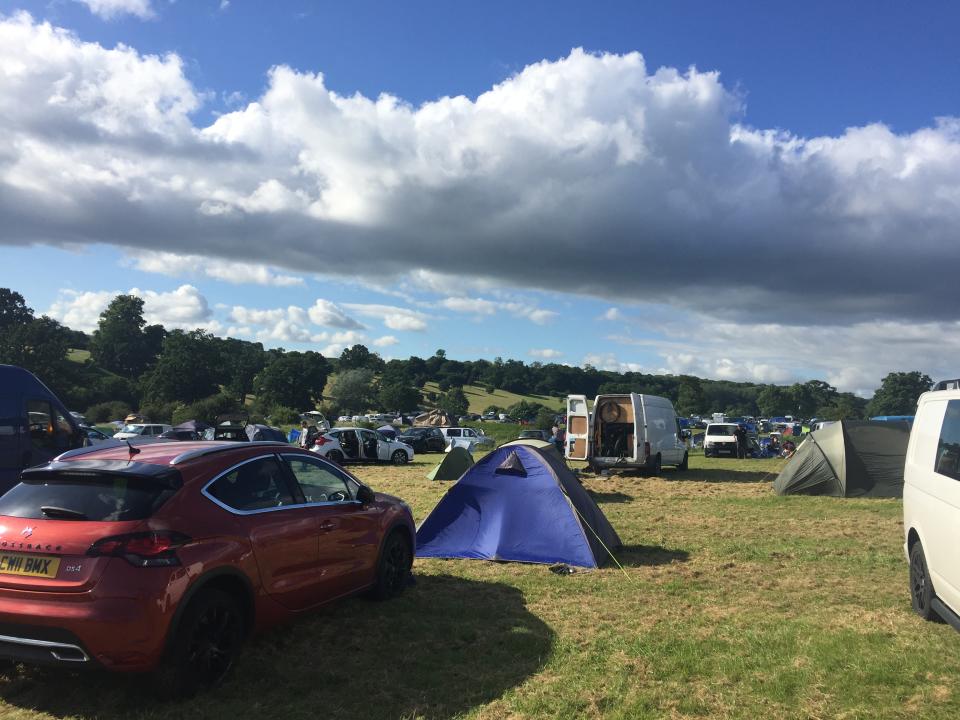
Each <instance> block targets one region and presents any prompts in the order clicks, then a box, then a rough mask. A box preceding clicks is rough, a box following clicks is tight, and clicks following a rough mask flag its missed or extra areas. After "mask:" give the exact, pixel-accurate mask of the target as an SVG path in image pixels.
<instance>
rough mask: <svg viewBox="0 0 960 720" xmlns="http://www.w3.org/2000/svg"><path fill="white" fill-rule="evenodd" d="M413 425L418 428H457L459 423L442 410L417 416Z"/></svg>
mask: <svg viewBox="0 0 960 720" xmlns="http://www.w3.org/2000/svg"><path fill="white" fill-rule="evenodd" d="M413 424H414V426H416V427H427V426H429V427H457V421H456V420H455V419H454V418H453V417H451V416H450V415H448V414H447V413H445V412H444V411H443V410H440V409H436V410H431V411H429V412H425V413H423V414H422V415H417V416H416V417H415V418H414V419H413Z"/></svg>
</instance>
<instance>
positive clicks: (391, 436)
mask: <svg viewBox="0 0 960 720" xmlns="http://www.w3.org/2000/svg"><path fill="white" fill-rule="evenodd" d="M377 432H378V433H380V434H381V435H385V436H386V438H387V440H396V439H397V429H396V428H395V427H394V426H393V425H384V426H383V427H378V428H377Z"/></svg>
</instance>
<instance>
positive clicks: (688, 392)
mask: <svg viewBox="0 0 960 720" xmlns="http://www.w3.org/2000/svg"><path fill="white" fill-rule="evenodd" d="M677 412H678V413H679V414H681V415H693V414H694V413H702V412H706V410H705V409H704V400H703V385H701V384H700V380H699V378H695V377H690V376H688V375H684V376H683V377H682V378H680V389H679V390H678V391H677Z"/></svg>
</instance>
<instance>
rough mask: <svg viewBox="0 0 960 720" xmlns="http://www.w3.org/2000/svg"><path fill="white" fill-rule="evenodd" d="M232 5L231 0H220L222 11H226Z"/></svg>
mask: <svg viewBox="0 0 960 720" xmlns="http://www.w3.org/2000/svg"><path fill="white" fill-rule="evenodd" d="M229 7H230V0H220V12H226V10H227V9H228V8H229Z"/></svg>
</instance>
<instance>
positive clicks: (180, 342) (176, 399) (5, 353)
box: [0, 288, 931, 424]
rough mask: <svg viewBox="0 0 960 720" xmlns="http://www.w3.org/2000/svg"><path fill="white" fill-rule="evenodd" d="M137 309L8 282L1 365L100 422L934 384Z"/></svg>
mask: <svg viewBox="0 0 960 720" xmlns="http://www.w3.org/2000/svg"><path fill="white" fill-rule="evenodd" d="M143 306H144V303H143V300H142V299H141V298H139V297H136V296H133V295H118V296H117V297H115V298H114V299H113V300H112V301H111V302H110V304H109V305H108V306H107V308H106V309H105V310H104V311H103V312H102V313H101V314H100V318H99V322H98V324H97V328H96V330H94V331H93V333H91V334H89V335H87V334H86V333H83V332H80V331H76V330H71V329H70V328H67V327H65V326H63V325H61V324H60V323H59V322H57V321H56V320H53V319H52V318H49V317H47V316H45V315H44V316H40V317H37V316H36V315H35V313H34V312H33V310H32V309H31V308H29V307H28V306H27V305H26V302H25V300H24V298H23V296H22V295H21V294H20V293H18V292H16V291H13V290H11V289H9V288H0V363H7V364H13V365H20V366H21V367H25V368H26V369H28V370H30V371H31V372H33V373H35V374H36V375H37V376H38V377H40V379H41V380H42V381H43V382H44V383H46V384H47V385H48V386H50V388H51V389H52V390H53V391H54V392H56V393H57V395H58V396H59V397H60V398H61V399H62V400H63V401H64V402H65V403H67V405H68V406H70V407H72V408H79V409H83V410H85V411H86V413H85V414H86V415H87V417H88V419H89V420H91V421H94V422H100V421H104V420H113V419H116V418H118V417H122V416H123V415H125V414H126V413H127V412H130V411H132V410H139V411H140V412H141V413H142V414H144V415H147V416H148V417H150V419H152V420H154V421H156V422H163V421H174V422H181V421H183V420H187V419H191V418H194V417H197V418H202V419H207V420H210V419H212V418H213V417H215V416H216V415H219V414H224V413H228V412H239V411H247V412H248V413H249V414H250V415H251V417H252V418H254V419H260V418H262V419H265V420H268V421H270V422H273V423H275V424H277V423H288V422H295V421H296V420H297V417H298V414H299V412H302V411H303V410H307V409H313V408H320V409H321V410H322V411H323V412H324V413H325V414H327V415H328V416H334V417H336V416H337V415H339V414H342V413H346V414H356V413H364V412H367V411H369V410H384V411H391V412H392V411H400V412H410V411H414V410H417V409H419V408H422V407H425V406H430V407H440V408H443V409H445V410H447V411H449V412H451V413H452V414H455V415H459V414H463V413H465V412H466V411H467V408H468V405H469V403H468V399H467V397H466V394H465V393H464V391H463V387H464V386H466V385H473V386H480V387H484V388H486V389H487V390H488V391H489V392H491V393H492V392H494V391H495V390H505V391H508V392H512V393H516V394H520V395H541V396H547V397H564V396H566V395H569V394H583V395H586V396H588V397H593V396H594V395H597V394H603V393H619V392H638V393H646V394H651V395H661V396H664V397H667V398H669V399H670V400H672V401H673V403H674V405H675V407H676V408H677V412H678V413H679V414H681V415H694V414H696V415H705V414H709V413H711V412H725V413H726V414H727V415H731V416H740V415H752V416H764V417H771V416H779V415H793V416H795V417H802V418H810V417H814V416H816V417H820V418H824V419H833V420H839V419H848V418H862V417H869V416H874V415H909V414H912V413H913V411H914V408H915V405H916V399H917V397H918V396H919V395H920V393H921V392H923V391H924V390H926V389H928V388H929V386H930V384H931V380H930V378H929V377H928V376H927V375H925V374H923V373H921V372H919V371H913V372H894V373H890V374H888V375H887V376H886V377H885V378H884V379H883V383H882V385H881V387H880V388H879V389H878V390H877V392H876V394H875V395H874V397H873V398H872V399H870V400H869V401H868V400H866V399H864V398H861V397H858V396H857V395H854V394H853V393H846V392H839V391H838V390H837V389H836V388H834V387H832V386H831V385H829V384H828V383H826V382H824V381H822V380H810V381H808V382H804V383H795V384H793V385H790V386H780V385H769V384H761V383H749V382H731V381H726V380H707V379H702V378H697V377H694V376H690V375H652V374H646V373H639V372H626V373H619V372H613V371H609V370H600V369H598V368H595V367H592V366H590V365H585V366H583V367H573V366H568V365H561V364H557V363H546V364H544V363H540V362H534V363H530V364H526V363H524V362H522V361H520V360H512V359H507V360H504V359H502V358H499V357H498V358H495V359H494V360H492V361H491V360H485V359H479V360H467V361H460V360H452V359H450V358H447V356H446V353H445V352H444V351H443V350H437V352H436V353H435V354H434V355H433V356H431V357H429V358H420V357H410V358H407V359H406V360H399V359H394V360H389V361H385V360H384V359H383V358H381V357H380V356H379V355H378V354H377V353H375V352H371V351H370V350H369V349H368V348H366V347H365V346H363V345H360V344H358V345H354V346H353V347H351V348H347V349H346V350H344V351H343V353H342V354H341V355H340V357H339V358H336V359H331V358H326V357H324V356H323V355H322V354H321V353H319V352H314V351H294V350H285V349H283V348H272V349H265V348H264V347H263V345H262V344H261V343H259V342H250V341H246V340H238V339H236V338H220V337H217V336H215V335H213V334H211V333H207V332H205V331H204V330H200V329H198V330H191V331H185V330H166V329H164V328H163V327H162V326H160V325H148V324H147V323H146V321H145V319H144V313H143ZM77 351H88V352H89V358H86V359H85V360H84V361H83V362H77V361H75V359H70V357H69V355H70V353H71V352H74V353H76V352H77ZM331 377H333V382H332V384H331V387H330V389H329V391H328V392H327V393H326V394H325V393H324V389H325V388H326V386H327V381H328V379H330V378H331ZM428 382H433V383H436V384H437V386H438V391H432V392H425V391H424V386H425V385H426V383H428ZM491 407H495V406H492V405H491ZM543 409H544V408H543V406H542V405H538V404H537V403H532V402H524V403H519V404H517V405H515V406H511V407H510V408H504V410H506V411H507V412H509V413H510V414H511V415H512V416H514V417H518V416H519V417H523V419H533V417H535V416H536V415H537V414H538V413H543ZM524 416H527V417H524Z"/></svg>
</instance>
